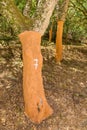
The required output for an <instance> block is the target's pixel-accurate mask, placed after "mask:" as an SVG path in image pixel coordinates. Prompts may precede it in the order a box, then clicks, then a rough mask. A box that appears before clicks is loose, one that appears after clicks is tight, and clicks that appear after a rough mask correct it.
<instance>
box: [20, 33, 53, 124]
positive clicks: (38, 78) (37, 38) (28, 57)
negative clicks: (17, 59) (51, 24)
mask: <svg viewBox="0 0 87 130" xmlns="http://www.w3.org/2000/svg"><path fill="white" fill-rule="evenodd" d="M19 37H20V41H21V42H22V48H23V65H24V66H23V92H24V102H25V113H26V115H27V116H28V117H30V119H31V120H32V121H33V122H34V123H40V122H41V121H42V120H44V119H45V118H47V117H48V116H50V115H51V114H52V112H53V111H52V109H51V107H50V106H49V105H48V103H47V100H46V97H45V93H44V88H43V79H42V72H41V71H42V63H43V59H42V55H41V50H40V42H41V35H40V33H39V32H35V31H25V32H23V33H21V34H20V35H19Z"/></svg>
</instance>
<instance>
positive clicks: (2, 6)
mask: <svg viewBox="0 0 87 130" xmlns="http://www.w3.org/2000/svg"><path fill="white" fill-rule="evenodd" d="M0 14H1V15H2V16H4V17H5V18H6V19H7V21H8V22H9V23H10V25H11V26H12V28H13V30H14V31H15V32H19V30H20V32H21V31H23V30H26V29H27V28H28V27H29V23H30V21H29V20H28V21H27V20H26V19H25V17H24V16H23V15H22V14H21V13H20V11H19V10H18V8H17V7H16V5H15V4H14V2H13V0H0Z"/></svg>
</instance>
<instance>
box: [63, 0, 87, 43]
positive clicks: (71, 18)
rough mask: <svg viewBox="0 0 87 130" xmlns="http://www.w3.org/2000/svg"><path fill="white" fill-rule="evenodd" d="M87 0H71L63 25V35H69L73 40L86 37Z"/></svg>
mask: <svg viewBox="0 0 87 130" xmlns="http://www.w3.org/2000/svg"><path fill="white" fill-rule="evenodd" d="M86 12H87V1H85V0H80V1H79V0H71V3H70V5H69V9H68V13H67V18H66V22H65V26H64V35H65V37H67V35H68V34H69V35H71V36H72V39H73V40H78V41H79V40H80V41H81V40H82V39H83V38H84V39H86V38H87V13H86Z"/></svg>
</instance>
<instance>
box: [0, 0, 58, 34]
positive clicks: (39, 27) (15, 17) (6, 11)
mask: <svg viewBox="0 0 87 130" xmlns="http://www.w3.org/2000/svg"><path fill="white" fill-rule="evenodd" d="M57 1H58V0H50V1H48V0H42V1H40V3H39V4H38V6H37V9H36V12H35V15H34V16H33V18H32V19H28V18H25V17H24V16H23V15H22V14H21V13H20V11H19V10H18V8H17V7H16V5H15V4H14V1H13V0H1V1H0V7H1V8H0V14H1V15H2V16H4V17H6V18H7V19H8V21H10V23H11V24H12V25H11V26H12V28H13V29H14V30H15V31H16V32H17V31H18V32H19V30H20V32H23V31H25V30H34V31H38V32H40V33H41V35H43V34H44V32H45V30H46V28H47V27H48V24H49V20H50V17H51V15H52V12H53V10H54V8H55V5H56V3H57Z"/></svg>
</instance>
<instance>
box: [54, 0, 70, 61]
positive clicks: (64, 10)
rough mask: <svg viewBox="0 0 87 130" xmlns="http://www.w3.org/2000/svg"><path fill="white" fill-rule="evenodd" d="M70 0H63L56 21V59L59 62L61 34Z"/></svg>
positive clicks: (61, 50) (61, 51) (60, 58)
mask: <svg viewBox="0 0 87 130" xmlns="http://www.w3.org/2000/svg"><path fill="white" fill-rule="evenodd" d="M69 1H70V0H64V2H63V5H62V10H61V14H60V16H59V19H58V23H57V33H56V34H57V36H56V61H57V62H60V61H61V60H62V57H63V55H62V53H63V46H62V35H63V25H64V21H65V18H66V14H67V10H68V5H69Z"/></svg>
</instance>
